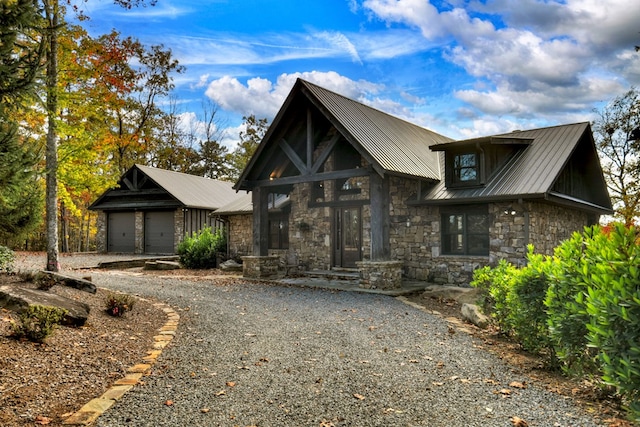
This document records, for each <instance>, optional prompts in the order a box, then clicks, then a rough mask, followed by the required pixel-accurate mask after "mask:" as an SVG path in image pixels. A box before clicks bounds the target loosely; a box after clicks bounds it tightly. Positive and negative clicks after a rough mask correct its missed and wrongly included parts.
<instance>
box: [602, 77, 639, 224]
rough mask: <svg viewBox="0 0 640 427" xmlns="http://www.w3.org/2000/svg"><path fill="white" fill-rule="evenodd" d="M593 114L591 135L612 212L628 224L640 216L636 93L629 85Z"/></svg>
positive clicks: (637, 103) (637, 97) (637, 102)
mask: <svg viewBox="0 0 640 427" xmlns="http://www.w3.org/2000/svg"><path fill="white" fill-rule="evenodd" d="M597 113H598V119H597V120H595V122H594V123H593V131H594V137H595V139H596V143H597V146H598V150H599V153H600V158H601V162H602V165H603V169H604V175H605V179H606V181H607V186H608V188H609V194H610V195H611V199H612V201H613V206H614V209H615V215H616V216H617V217H619V218H620V219H622V220H623V221H624V222H625V223H627V224H631V223H632V222H633V221H634V220H635V219H637V218H638V217H639V216H640V155H639V150H640V138H639V136H638V135H637V133H638V130H640V93H638V91H637V90H636V89H635V88H632V89H630V90H629V91H627V92H626V93H625V94H624V95H621V96H619V97H617V98H615V99H614V100H613V101H611V102H610V103H608V104H607V105H606V106H605V107H604V108H603V109H602V110H600V111H597Z"/></svg>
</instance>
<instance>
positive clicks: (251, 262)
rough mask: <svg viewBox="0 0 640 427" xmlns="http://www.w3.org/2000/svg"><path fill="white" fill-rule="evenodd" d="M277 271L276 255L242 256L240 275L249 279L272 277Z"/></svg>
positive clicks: (277, 258) (277, 260) (277, 259)
mask: <svg viewBox="0 0 640 427" xmlns="http://www.w3.org/2000/svg"><path fill="white" fill-rule="evenodd" d="M279 271H280V258H279V257H278V256H275V255H274V256H245V257H242V275H243V276H244V277H247V278H249V279H272V278H275V277H278V274H279Z"/></svg>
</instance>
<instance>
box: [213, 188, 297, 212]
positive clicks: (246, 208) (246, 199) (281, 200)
mask: <svg viewBox="0 0 640 427" xmlns="http://www.w3.org/2000/svg"><path fill="white" fill-rule="evenodd" d="M290 201H291V199H290V198H289V196H288V195H287V194H278V195H277V197H276V198H275V201H270V202H269V208H270V209H271V208H273V209H282V208H283V207H284V206H285V205H287V204H289V203H290ZM272 204H273V206H272ZM214 213H215V214H216V215H239V214H251V213H253V199H252V197H251V193H243V194H242V195H241V197H240V198H238V199H237V200H235V201H233V202H231V203H229V204H227V205H224V206H222V207H221V208H220V209H216V211H215V212H214Z"/></svg>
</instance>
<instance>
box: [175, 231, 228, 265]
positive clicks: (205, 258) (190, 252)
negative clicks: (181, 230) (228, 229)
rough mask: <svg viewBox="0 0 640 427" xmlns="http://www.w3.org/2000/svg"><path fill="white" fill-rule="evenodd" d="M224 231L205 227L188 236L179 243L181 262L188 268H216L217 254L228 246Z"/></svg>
mask: <svg viewBox="0 0 640 427" xmlns="http://www.w3.org/2000/svg"><path fill="white" fill-rule="evenodd" d="M226 244H227V243H226V238H225V235H224V232H223V231H222V230H220V229H218V230H216V232H215V233H214V232H212V231H211V227H205V228H203V229H202V230H201V231H200V232H199V233H193V235H191V236H186V237H185V239H184V240H183V241H182V242H180V244H179V245H178V251H177V252H178V255H179V256H180V263H181V264H182V265H184V266H185V267H187V268H215V267H216V256H217V254H218V253H219V252H222V251H223V250H224V248H225V247H226Z"/></svg>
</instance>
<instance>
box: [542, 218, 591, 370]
mask: <svg viewBox="0 0 640 427" xmlns="http://www.w3.org/2000/svg"><path fill="white" fill-rule="evenodd" d="M598 235H600V231H599V228H597V227H595V228H585V230H584V232H583V233H582V234H580V233H577V232H576V233H574V234H573V235H572V236H571V238H570V239H569V240H566V241H564V242H563V243H562V244H561V245H560V246H558V247H557V248H556V249H555V251H554V263H553V265H552V268H551V272H550V275H551V281H550V285H549V289H548V290H547V295H546V299H545V305H546V307H547V315H548V326H549V339H550V340H551V344H552V346H553V348H554V349H555V352H556V356H557V357H558V360H559V362H560V363H561V367H562V369H563V370H564V371H565V372H566V373H567V374H569V375H572V376H594V375H597V374H598V363H597V360H596V358H597V356H596V354H597V352H596V351H595V349H594V348H592V347H588V346H587V343H588V338H587V333H588V330H587V325H588V324H589V321H590V316H589V313H587V306H586V304H585V295H586V294H587V289H588V286H589V285H588V282H589V280H590V279H589V275H590V274H591V272H592V270H593V268H595V265H596V264H597V260H596V259H594V254H593V252H594V250H595V243H596V242H595V240H594V239H595V238H596V237H597V236H598ZM596 252H597V251H596ZM596 258H597V257H596Z"/></svg>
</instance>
